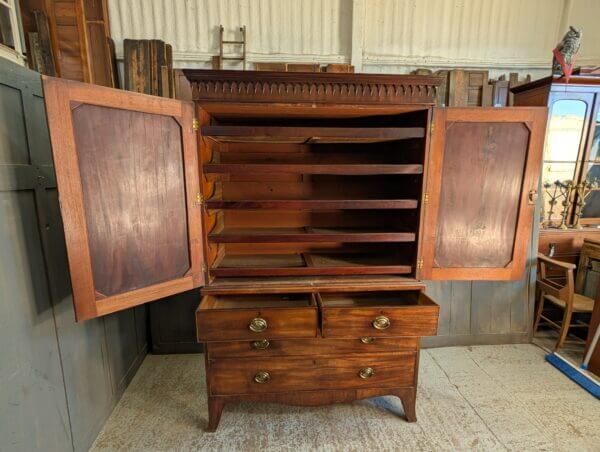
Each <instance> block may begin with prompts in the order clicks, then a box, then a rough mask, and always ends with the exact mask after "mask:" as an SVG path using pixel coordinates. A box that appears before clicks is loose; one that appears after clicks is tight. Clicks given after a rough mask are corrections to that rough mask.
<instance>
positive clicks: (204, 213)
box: [44, 70, 547, 431]
mask: <svg viewBox="0 0 600 452" xmlns="http://www.w3.org/2000/svg"><path fill="white" fill-rule="evenodd" d="M185 73H186V76H187V77H188V79H189V80H190V82H191V87H192V93H193V98H194V103H191V102H183V101H179V100H175V99H166V98H159V97H153V96H147V95H143V94H137V93H131V92H127V91H120V90H115V89H110V88H104V87H100V86H95V85H89V84H83V83H79V82H72V81H67V80H63V79H56V78H49V77H45V78H44V95H45V102H46V109H47V115H48V123H49V129H50V135H51V142H52V148H53V155H54V163H55V170H56V176H57V182H58V189H59V195H60V207H61V212H62V218H63V223H64V230H65V238H66V244H67V252H68V258H69V268H70V274H71V281H72V287H73V297H74V309H75V316H76V318H77V320H78V321H82V320H86V319H90V318H94V317H98V316H102V315H105V314H109V313H112V312H116V311H119V310H123V309H127V308H130V307H132V306H136V305H139V304H142V303H147V302H150V301H153V300H157V299H160V298H163V297H166V296H168V295H173V294H176V293H180V292H183V291H187V290H190V289H193V288H196V287H203V289H202V299H199V300H198V304H199V306H198V310H197V312H196V325H197V336H198V340H199V341H200V342H203V343H205V359H206V380H207V381H206V383H207V391H208V405H209V406H208V410H209V425H208V430H209V431H214V430H215V429H216V428H217V426H218V423H219V419H220V416H221V411H222V409H223V406H224V405H225V404H227V403H234V402H239V401H260V402H277V403H283V404H292V405H321V404H330V403H337V402H349V401H352V400H356V399H362V398H366V397H373V396H381V395H395V396H398V397H399V398H400V399H401V401H402V404H403V407H404V412H405V416H406V419H407V420H408V421H415V420H416V415H415V398H416V390H417V373H418V362H419V341H420V337H421V336H427V335H435V334H436V330H437V322H438V311H439V308H438V306H437V305H436V303H435V302H434V301H433V300H431V299H430V298H429V297H428V296H427V295H426V293H425V291H424V288H425V286H424V284H423V283H422V282H421V280H422V279H433V280H460V279H467V280H514V279H520V278H522V277H523V275H524V270H525V265H526V258H527V247H528V242H529V240H530V235H531V227H532V225H533V211H534V204H535V202H536V197H537V192H536V189H537V184H538V175H539V170H540V163H541V151H542V145H543V140H544V130H545V122H546V116H547V111H546V108H541V107H518V108H436V107H433V105H434V101H435V97H436V91H437V89H438V84H439V79H437V78H435V77H427V76H412V75H366V74H335V73H276V72H250V71H248V72H241V71H204V70H190V71H186V72H185Z"/></svg>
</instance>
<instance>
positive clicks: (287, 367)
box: [208, 352, 416, 395]
mask: <svg viewBox="0 0 600 452" xmlns="http://www.w3.org/2000/svg"><path fill="white" fill-rule="evenodd" d="M415 363H416V353H415V352H399V353H385V354H383V353H380V354H365V355H360V356H346V357H324V358H308V359H307V358H280V359H253V358H249V359H246V358H238V359H219V360H214V361H211V362H210V374H209V377H208V378H209V381H210V391H211V395H227V394H253V393H274V392H282V391H303V390H304V391H307V390H316V389H319V390H327V389H348V388H357V389H359V388H393V387H399V386H412V385H413V384H414V379H415ZM366 367H371V368H372V369H373V371H374V374H373V376H372V377H371V378H367V379H363V378H361V377H360V376H359V375H358V373H359V371H360V370H361V369H364V368H366ZM261 371H265V372H268V373H269V374H270V376H271V379H270V380H269V381H268V382H266V383H263V384H260V383H256V382H255V381H254V376H255V375H256V373H257V372H261Z"/></svg>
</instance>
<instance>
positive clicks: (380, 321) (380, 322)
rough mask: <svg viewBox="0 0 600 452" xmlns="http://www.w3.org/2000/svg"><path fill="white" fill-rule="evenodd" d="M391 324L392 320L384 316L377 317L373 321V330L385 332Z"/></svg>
mask: <svg viewBox="0 0 600 452" xmlns="http://www.w3.org/2000/svg"><path fill="white" fill-rule="evenodd" d="M390 324H391V323H390V319H388V318H387V317H386V316H384V315H380V316H377V317H375V320H373V328H375V329H376V330H385V329H387V328H389V327H390Z"/></svg>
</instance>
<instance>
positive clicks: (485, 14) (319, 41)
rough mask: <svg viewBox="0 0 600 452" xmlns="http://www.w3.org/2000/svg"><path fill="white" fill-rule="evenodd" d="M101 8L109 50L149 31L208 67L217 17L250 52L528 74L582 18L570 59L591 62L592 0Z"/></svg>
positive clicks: (185, 59) (332, 0)
mask: <svg viewBox="0 0 600 452" xmlns="http://www.w3.org/2000/svg"><path fill="white" fill-rule="evenodd" d="M353 11H359V12H360V13H359V14H354V18H353ZM109 14H110V23H111V32H112V36H113V38H114V39H115V41H116V46H117V53H118V54H120V53H121V52H122V40H123V39H125V38H134V39H142V38H159V39H163V40H165V41H166V42H169V43H171V44H172V45H173V47H174V58H175V62H176V66H177V67H209V66H210V57H211V56H212V55H215V54H217V53H218V26H219V25H220V24H223V25H224V26H225V29H226V33H227V35H228V37H229V38H233V37H234V36H235V34H234V33H235V31H236V30H237V28H238V27H239V26H241V25H246V26H247V32H248V60H249V61H251V62H252V61H297V62H304V61H316V62H323V63H326V62H330V63H334V62H348V63H349V62H351V60H352V57H353V56H354V61H352V63H353V64H356V65H357V66H360V65H361V64H362V71H363V72H394V73H403V72H407V71H409V70H411V69H413V68H415V67H424V66H427V67H432V68H438V67H486V68H490V69H492V74H495V72H506V71H507V70H509V69H512V70H515V69H516V70H518V71H519V72H523V73H525V72H530V73H532V75H534V76H541V75H544V74H545V73H546V72H547V68H549V65H550V61H551V49H552V48H553V47H554V45H555V44H556V43H557V41H558V40H559V39H560V37H561V36H562V34H563V32H564V30H565V28H566V27H567V26H568V25H569V24H573V25H578V26H582V27H583V28H584V45H583V48H582V51H581V54H580V56H579V60H578V61H579V63H580V64H600V45H599V43H600V27H598V26H597V23H598V20H600V1H599V0H418V1H417V0H302V1H300V0H109ZM352 43H355V46H360V49H352ZM353 50H354V51H353ZM359 60H360V61H359Z"/></svg>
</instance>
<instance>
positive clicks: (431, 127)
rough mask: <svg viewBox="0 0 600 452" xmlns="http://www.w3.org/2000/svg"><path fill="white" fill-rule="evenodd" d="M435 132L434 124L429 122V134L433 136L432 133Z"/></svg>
mask: <svg viewBox="0 0 600 452" xmlns="http://www.w3.org/2000/svg"><path fill="white" fill-rule="evenodd" d="M434 130H435V122H434V121H431V124H430V126H429V134H430V135H433V131H434Z"/></svg>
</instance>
